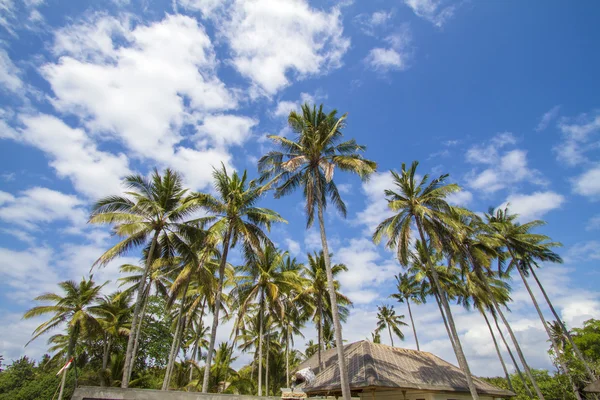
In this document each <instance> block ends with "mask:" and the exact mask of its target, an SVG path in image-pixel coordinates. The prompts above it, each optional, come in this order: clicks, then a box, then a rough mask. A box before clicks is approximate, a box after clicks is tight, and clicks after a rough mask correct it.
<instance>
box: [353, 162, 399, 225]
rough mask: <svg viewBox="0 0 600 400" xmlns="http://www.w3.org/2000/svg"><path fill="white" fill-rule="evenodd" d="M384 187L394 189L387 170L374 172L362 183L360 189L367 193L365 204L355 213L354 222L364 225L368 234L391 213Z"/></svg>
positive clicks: (390, 175) (392, 180)
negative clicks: (363, 207) (362, 208)
mask: <svg viewBox="0 0 600 400" xmlns="http://www.w3.org/2000/svg"><path fill="white" fill-rule="evenodd" d="M386 189H391V190H394V179H393V177H392V174H390V173H389V172H378V173H375V174H373V175H372V176H371V178H370V179H369V180H368V181H367V182H364V183H363V184H362V190H363V192H364V193H365V194H366V195H367V206H366V207H365V209H364V210H362V211H360V212H358V213H357V215H356V219H355V221H354V222H355V223H357V224H361V225H366V227H367V229H368V233H369V234H372V233H373V232H374V231H375V228H376V227H377V225H379V224H380V223H381V221H383V220H384V219H385V218H388V217H390V216H392V215H393V212H392V211H390V209H389V208H388V202H387V200H386V199H385V194H384V191H385V190H386Z"/></svg>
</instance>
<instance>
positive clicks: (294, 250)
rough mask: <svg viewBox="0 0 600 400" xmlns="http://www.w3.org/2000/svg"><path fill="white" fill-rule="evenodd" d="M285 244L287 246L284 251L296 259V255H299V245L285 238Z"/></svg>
mask: <svg viewBox="0 0 600 400" xmlns="http://www.w3.org/2000/svg"><path fill="white" fill-rule="evenodd" d="M285 244H286V246H287V249H286V250H288V251H289V252H290V254H291V255H292V257H297V256H298V255H300V243H298V242H296V241H295V240H293V239H290V238H286V239H285Z"/></svg>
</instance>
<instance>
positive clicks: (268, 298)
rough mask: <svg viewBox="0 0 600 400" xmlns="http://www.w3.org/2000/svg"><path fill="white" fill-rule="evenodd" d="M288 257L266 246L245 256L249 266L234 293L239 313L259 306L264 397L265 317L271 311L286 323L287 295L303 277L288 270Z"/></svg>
mask: <svg viewBox="0 0 600 400" xmlns="http://www.w3.org/2000/svg"><path fill="white" fill-rule="evenodd" d="M286 256H287V254H286V253H282V252H280V251H278V250H277V249H275V248H274V247H273V246H272V245H266V246H263V247H261V248H258V249H256V251H255V252H252V253H249V254H246V263H245V264H244V265H243V266H242V267H241V268H240V270H239V275H240V281H239V282H238V284H237V286H236V287H235V288H234V289H233V291H232V296H233V297H234V298H236V299H237V302H238V304H239V313H241V314H244V313H245V312H246V311H247V310H248V307H249V306H250V304H253V303H258V309H257V312H258V314H259V317H260V320H259V333H258V337H259V345H258V396H262V359H263V335H264V332H263V329H264V326H265V321H264V320H263V317H264V316H265V315H266V314H267V311H269V313H270V314H272V315H273V316H275V317H276V318H277V319H284V317H285V311H286V307H285V305H286V299H287V298H286V296H285V294H286V293H288V292H293V291H294V289H299V287H300V284H301V280H300V275H299V274H298V272H297V271H294V270H285V269H284V268H285V257H286Z"/></svg>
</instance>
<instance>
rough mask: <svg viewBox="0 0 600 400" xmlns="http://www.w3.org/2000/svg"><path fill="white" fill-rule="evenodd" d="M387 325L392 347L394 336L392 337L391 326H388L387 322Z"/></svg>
mask: <svg viewBox="0 0 600 400" xmlns="http://www.w3.org/2000/svg"><path fill="white" fill-rule="evenodd" d="M387 326H388V333H389V335H390V342H391V343H392V347H394V338H392V328H390V324H387Z"/></svg>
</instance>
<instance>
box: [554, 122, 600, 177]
mask: <svg viewBox="0 0 600 400" xmlns="http://www.w3.org/2000/svg"><path fill="white" fill-rule="evenodd" d="M558 127H559V129H560V130H561V132H562V135H563V140H562V142H561V143H560V144H559V145H557V146H555V147H554V151H555V152H556V154H557V158H558V160H559V161H561V162H564V163H565V164H567V165H569V166H574V165H578V164H582V163H587V162H589V157H588V156H587V155H586V153H588V152H590V151H592V150H597V149H598V148H599V147H600V145H599V144H598V142H597V141H595V140H594V135H595V134H597V133H598V132H600V114H599V113H595V115H593V116H590V115H588V114H582V115H580V116H578V117H577V118H570V119H569V118H563V119H562V120H561V122H560V123H559V124H558Z"/></svg>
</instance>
